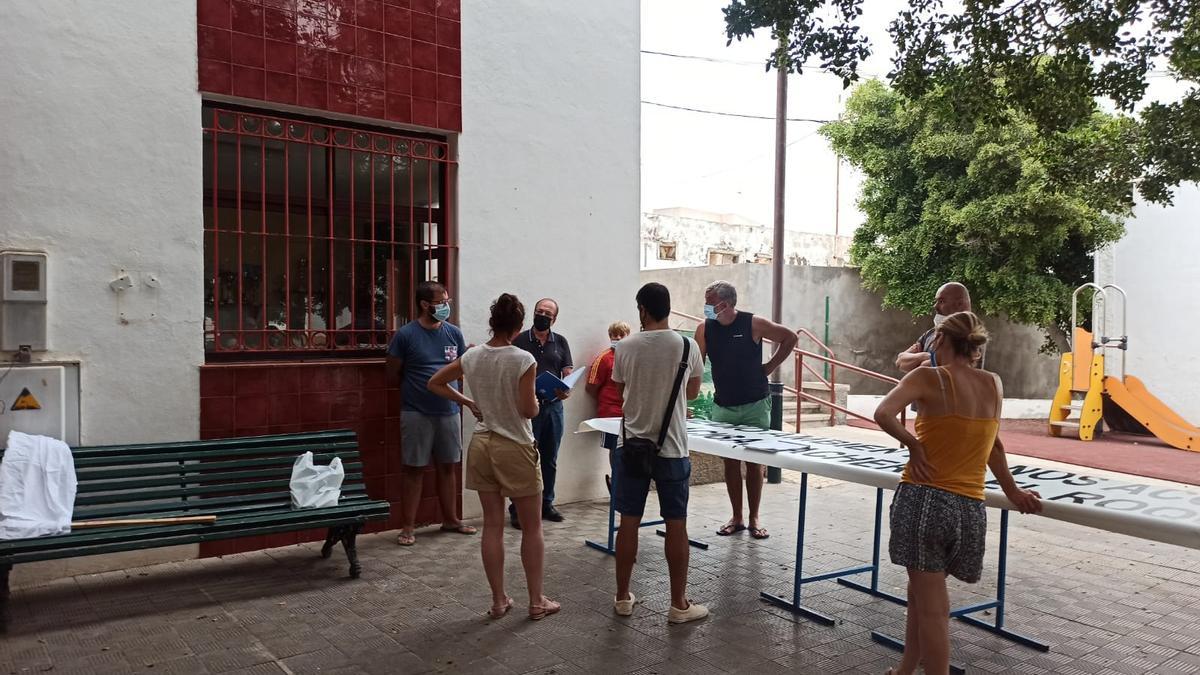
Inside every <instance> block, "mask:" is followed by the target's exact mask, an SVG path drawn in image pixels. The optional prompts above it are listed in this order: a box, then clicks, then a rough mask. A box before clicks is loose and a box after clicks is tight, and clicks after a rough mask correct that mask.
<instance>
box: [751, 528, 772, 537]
mask: <svg viewBox="0 0 1200 675" xmlns="http://www.w3.org/2000/svg"><path fill="white" fill-rule="evenodd" d="M750 536H751V537H754V538H755V539H768V538H770V536H771V534H770V533H769V532H767V528H765V527H752V528H750Z"/></svg>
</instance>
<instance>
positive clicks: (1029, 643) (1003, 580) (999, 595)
mask: <svg viewBox="0 0 1200 675" xmlns="http://www.w3.org/2000/svg"><path fill="white" fill-rule="evenodd" d="M1007 576H1008V510H1007V509H1004V510H1001V511H1000V553H999V564H998V565H997V571H996V599H995V600H989V601H988V602H981V603H978V604H975V605H967V606H966V607H959V608H957V609H953V610H950V616H951V617H952V618H955V619H958V620H959V621H962V622H964V623H967V624H970V625H972V626H975V627H976V628H981V629H983V630H985V631H987V632H989V633H992V634H995V635H999V636H1000V637H1002V638H1004V639H1006V640H1011V641H1013V642H1016V643H1017V644H1019V645H1023V646H1025V647H1029V648H1031V649H1036V650H1038V651H1041V652H1048V651H1050V645H1048V644H1046V643H1045V642H1042V641H1040V640H1035V639H1033V638H1031V637H1029V636H1027V635H1021V634H1020V633H1015V632H1013V631H1010V630H1008V629H1007V628H1005V627H1004V601H1005V589H1006V587H1007ZM846 585H847V586H850V587H851V588H854V589H856V590H862V591H864V592H870V589H867V588H864V587H860V586H858V585H855V584H849V583H848V584H846ZM899 604H903V605H907V604H908V603H907V601H905V600H900V601H899ZM988 609H994V610H996V619H995V622H994V623H988V622H987V621H984V620H982V619H978V618H976V617H973V616H969V615H971V614H976V613H978V612H982V611H984V610H988ZM871 639H872V640H875V641H876V642H878V643H880V644H884V645H889V646H893V647H896V646H897V645H898V647H897V648H898V649H901V650H902V649H904V642H903V641H901V640H898V639H896V638H893V637H890V636H888V635H884V634H883V633H880V632H878V631H874V632H872V633H871Z"/></svg>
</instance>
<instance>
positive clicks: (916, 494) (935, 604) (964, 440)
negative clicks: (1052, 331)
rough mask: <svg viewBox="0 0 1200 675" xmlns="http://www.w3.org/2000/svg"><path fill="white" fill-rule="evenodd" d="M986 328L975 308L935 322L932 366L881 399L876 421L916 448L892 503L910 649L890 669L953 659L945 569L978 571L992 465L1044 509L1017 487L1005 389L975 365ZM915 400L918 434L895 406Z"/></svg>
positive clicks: (1034, 503)
mask: <svg viewBox="0 0 1200 675" xmlns="http://www.w3.org/2000/svg"><path fill="white" fill-rule="evenodd" d="M987 337H988V336H987V330H986V329H985V328H984V327H983V323H981V322H980V321H979V318H978V317H976V316H975V315H974V314H972V313H970V312H959V313H957V314H953V315H951V316H949V317H947V318H946V320H945V321H943V322H942V323H941V324H940V325H939V326H938V327H937V329H936V332H935V336H934V339H933V341H932V343H931V346H930V350H929V356H930V362H931V364H932V365H931V366H928V367H921V368H917V369H916V370H913V371H912V372H910V373H909V374H908V375H905V376H904V379H903V380H901V381H900V384H898V385H896V388H895V389H893V390H892V391H891V393H889V394H888V395H887V396H886V397H884V399H883V401H882V402H881V403H880V404H879V408H878V409H877V410H876V411H875V421H876V422H878V423H879V426H880V427H882V428H883V430H884V431H886V432H887V433H888V434H890V435H891V436H892V437H893V438H895V439H896V440H898V441H900V442H901V443H903V444H904V445H905V447H907V448H908V449H909V460H908V465H907V466H906V467H905V469H904V474H903V476H902V477H901V478H900V485H899V487H898V488H897V489H896V496H895V498H894V499H893V500H892V507H891V530H892V532H891V539H890V541H889V542H888V553H889V554H890V556H891V559H892V562H893V563H895V564H897V565H901V566H903V567H905V568H907V569H908V616H907V629H906V631H905V642H904V657H903V659H902V660H901V662H900V665H899V666H897V667H896V668H893V669H891V670H889V671H888V672H889V673H897V674H900V675H908V673H914V672H916V670H917V668H919V667H921V666H924V669H925V672H926V673H939V674H940V673H946V672H949V669H950V624H949V614H950V598H949V594H948V593H947V591H946V575H947V574H951V575H954V576H955V577H957V578H959V579H961V580H963V581H966V582H968V583H975V582H977V581H979V576H980V574H981V572H982V571H983V548H984V540H985V538H986V535H987V514H986V513H985V509H984V504H983V492H984V484H985V483H986V482H987V470H988V468H991V470H992V474H993V475H994V476H995V477H996V480H997V482H998V483H999V484H1000V487H1001V488H1002V489H1003V490H1004V494H1005V496H1007V497H1008V499H1009V500H1010V501H1011V502H1012V503H1013V505H1014V506H1015V507H1016V508H1017V509H1018V510H1019V511H1021V512H1022V513H1037V512H1038V511H1041V503H1040V502H1039V501H1038V499H1039V495H1038V494H1037V493H1036V492H1034V491H1032V490H1023V489H1021V488H1019V487H1018V486H1017V484H1016V481H1015V480H1013V477H1012V473H1010V472H1009V470H1008V461H1007V459H1006V458H1005V455H1004V446H1003V444H1001V442H1000V438H999V436H998V435H997V432H998V431H999V427H1000V406H1001V403H1002V401H1003V400H1004V392H1003V388H1002V387H1001V383H1000V378H999V377H997V376H996V375H995V374H994V373H989V372H987V371H985V370H980V369H978V368H974V367H973V366H972V363H973V362H974V361H975V360H976V357H977V356H978V355H979V352H980V350H981V349H982V348H983V346H984V345H985V344H986V343H987ZM911 403H917V404H918V406H919V408H918V409H919V411H920V412H919V413H918V415H917V420H916V435H915V436H914V435H913V434H911V433H909V432H908V430H907V429H905V428H904V426H903V425H902V424H900V421H899V420H898V419H897V418H896V416H897V415H898V414H899V413H900V411H901V410H903V409H904V408H905V407H906V406H908V405H909V404H911Z"/></svg>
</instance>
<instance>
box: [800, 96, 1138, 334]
mask: <svg viewBox="0 0 1200 675" xmlns="http://www.w3.org/2000/svg"><path fill="white" fill-rule="evenodd" d="M997 86H998V85H997ZM990 119H991V121H990V122H989V123H986V124H985V123H980V122H979V121H977V120H976V119H973V118H972V117H971V116H970V115H967V114H964V111H963V105H962V103H961V102H960V101H959V100H958V99H957V98H956V97H955V96H954V95H953V94H952V93H951V92H950V91H949V90H943V89H932V90H929V91H928V92H926V93H925V94H924V95H923V96H921V97H920V98H919V99H916V100H913V99H910V98H908V97H906V96H904V95H903V94H900V93H899V92H897V91H895V90H894V89H891V88H889V87H888V86H886V85H885V84H883V83H881V82H879V81H875V80H872V81H869V82H866V83H864V84H862V85H860V86H858V87H857V88H856V89H855V90H854V92H853V93H852V94H851V96H850V97H849V99H848V101H847V103H846V111H845V114H844V116H843V119H841V120H840V121H838V122H833V123H829V124H826V125H825V126H823V127H822V128H821V133H822V135H824V136H825V137H826V138H827V139H829V141H830V142H831V144H832V145H833V148H834V150H835V151H837V153H838V154H840V155H841V156H843V157H844V158H846V160H847V161H849V162H850V163H851V164H852V165H853V166H855V167H856V168H858V169H859V170H860V171H861V172H862V173H863V175H864V182H863V186H862V195H861V197H860V200H859V207H860V208H861V209H862V211H863V212H864V214H865V215H866V222H865V223H864V224H863V225H862V226H861V227H859V229H858V230H857V231H856V232H855V235H854V243H853V245H852V247H851V257H852V259H853V260H854V261H855V263H856V264H858V265H859V266H860V267H861V273H862V278H863V283H864V285H865V286H866V287H867V288H870V289H873V290H878V291H882V292H883V293H884V303H885V305H888V306H892V307H900V308H903V309H907V310H910V311H919V312H923V311H927V310H928V308H929V303H930V299H931V298H932V297H933V295H934V292H935V291H936V289H937V287H938V286H939V285H940V284H942V283H943V282H945V281H951V280H956V281H961V282H962V283H964V284H966V285H967V287H968V288H970V289H971V293H972V295H973V296H974V298H975V300H976V302H975V305H976V309H978V310H979V311H981V312H983V313H986V314H991V315H998V314H1004V315H1006V316H1008V317H1009V318H1010V319H1012V320H1015V321H1019V322H1022V323H1029V324H1035V325H1041V326H1043V327H1045V328H1047V329H1048V331H1049V332H1050V333H1051V334H1053V335H1054V337H1056V338H1059V339H1060V340H1061V336H1062V335H1063V333H1062V332H1061V331H1062V329H1063V328H1064V327H1065V325H1066V324H1067V323H1068V322H1069V318H1068V317H1067V316H1065V313H1066V312H1065V308H1067V307H1069V306H1070V295H1071V292H1072V290H1073V289H1074V288H1075V287H1076V286H1078V285H1079V284H1081V283H1083V282H1085V281H1090V280H1091V276H1092V259H1091V254H1092V253H1094V252H1095V251H1096V250H1097V249H1098V248H1100V247H1102V246H1104V245H1106V244H1109V243H1112V242H1114V241H1116V240H1117V239H1119V238H1120V236H1121V234H1122V233H1123V226H1122V221H1123V219H1124V217H1125V216H1127V215H1128V213H1129V212H1130V210H1131V208H1132V206H1133V182H1132V174H1133V172H1134V169H1135V166H1136V163H1137V162H1136V159H1135V157H1134V154H1133V153H1132V152H1131V151H1130V144H1129V136H1130V135H1131V134H1134V133H1136V132H1135V126H1136V125H1135V124H1134V122H1133V120H1132V119H1130V118H1128V117H1117V116H1111V115H1106V114H1104V113H1101V112H1099V111H1098V110H1096V109H1095V108H1093V110H1092V111H1091V114H1090V115H1088V116H1087V117H1086V118H1084V119H1083V120H1082V121H1080V122H1079V123H1078V124H1076V125H1075V126H1074V127H1072V128H1070V129H1067V130H1064V131H1058V132H1053V133H1050V134H1047V133H1046V132H1044V131H1042V130H1040V129H1039V128H1038V125H1037V123H1036V122H1035V121H1034V120H1033V119H1031V118H1030V116H1029V115H1028V114H1026V113H1024V112H1023V111H1020V110H1012V109H1010V110H1008V111H994V112H993V113H992V114H991V115H990Z"/></svg>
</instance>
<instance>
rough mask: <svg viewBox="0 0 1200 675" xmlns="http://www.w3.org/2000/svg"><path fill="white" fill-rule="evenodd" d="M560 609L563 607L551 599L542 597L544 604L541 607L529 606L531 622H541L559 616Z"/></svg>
mask: <svg viewBox="0 0 1200 675" xmlns="http://www.w3.org/2000/svg"><path fill="white" fill-rule="evenodd" d="M560 609H562V605H560V604H558V603H557V602H555V601H553V600H551V599H550V598H547V597H545V596H542V602H541V604H540V605H530V606H529V620H530V621H541V620H542V619H544V618H546V617H548V616H550V615H551V614H558V610H560Z"/></svg>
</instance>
